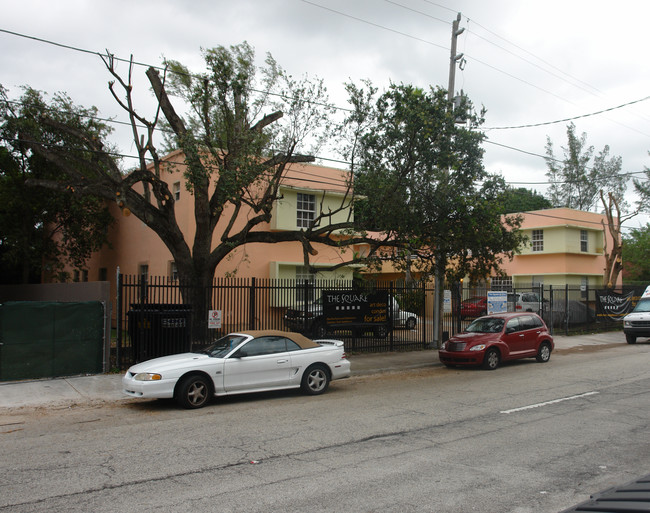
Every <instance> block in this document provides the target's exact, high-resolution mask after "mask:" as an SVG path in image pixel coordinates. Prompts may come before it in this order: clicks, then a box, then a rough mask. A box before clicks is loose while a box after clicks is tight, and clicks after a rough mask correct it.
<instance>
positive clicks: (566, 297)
mask: <svg viewBox="0 0 650 513" xmlns="http://www.w3.org/2000/svg"><path fill="white" fill-rule="evenodd" d="M569 311H570V310H569V284H568V283H567V284H566V285H564V334H565V335H568V334H569Z"/></svg>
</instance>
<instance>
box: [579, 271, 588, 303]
mask: <svg viewBox="0 0 650 513" xmlns="http://www.w3.org/2000/svg"><path fill="white" fill-rule="evenodd" d="M588 294H589V276H583V277H582V278H581V279H580V296H581V297H582V299H587V295H588Z"/></svg>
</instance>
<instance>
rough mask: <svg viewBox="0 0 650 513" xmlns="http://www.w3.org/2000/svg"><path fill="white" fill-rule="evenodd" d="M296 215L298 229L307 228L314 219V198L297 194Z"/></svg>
mask: <svg viewBox="0 0 650 513" xmlns="http://www.w3.org/2000/svg"><path fill="white" fill-rule="evenodd" d="M296 215H297V217H296V225H297V226H298V228H309V226H310V225H311V222H312V221H313V220H314V218H315V217H316V196H314V195H313V194H303V193H302V192H299V193H298V203H297V214H296Z"/></svg>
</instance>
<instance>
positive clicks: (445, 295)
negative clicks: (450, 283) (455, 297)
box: [442, 290, 451, 313]
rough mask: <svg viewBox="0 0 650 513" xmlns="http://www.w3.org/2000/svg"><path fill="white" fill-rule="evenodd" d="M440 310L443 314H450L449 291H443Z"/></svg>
mask: <svg viewBox="0 0 650 513" xmlns="http://www.w3.org/2000/svg"><path fill="white" fill-rule="evenodd" d="M442 308H443V310H442V311H443V312H444V313H451V290H445V291H444V293H443V300H442Z"/></svg>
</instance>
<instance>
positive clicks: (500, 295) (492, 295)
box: [487, 290, 508, 314]
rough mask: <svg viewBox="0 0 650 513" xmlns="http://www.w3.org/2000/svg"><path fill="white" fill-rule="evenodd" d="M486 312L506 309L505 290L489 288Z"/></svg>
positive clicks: (506, 294) (506, 298)
mask: <svg viewBox="0 0 650 513" xmlns="http://www.w3.org/2000/svg"><path fill="white" fill-rule="evenodd" d="M487 303H488V304H487V313H489V314H493V313H501V312H507V311H508V293H507V292H506V291H505V290H490V291H488V293H487Z"/></svg>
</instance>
